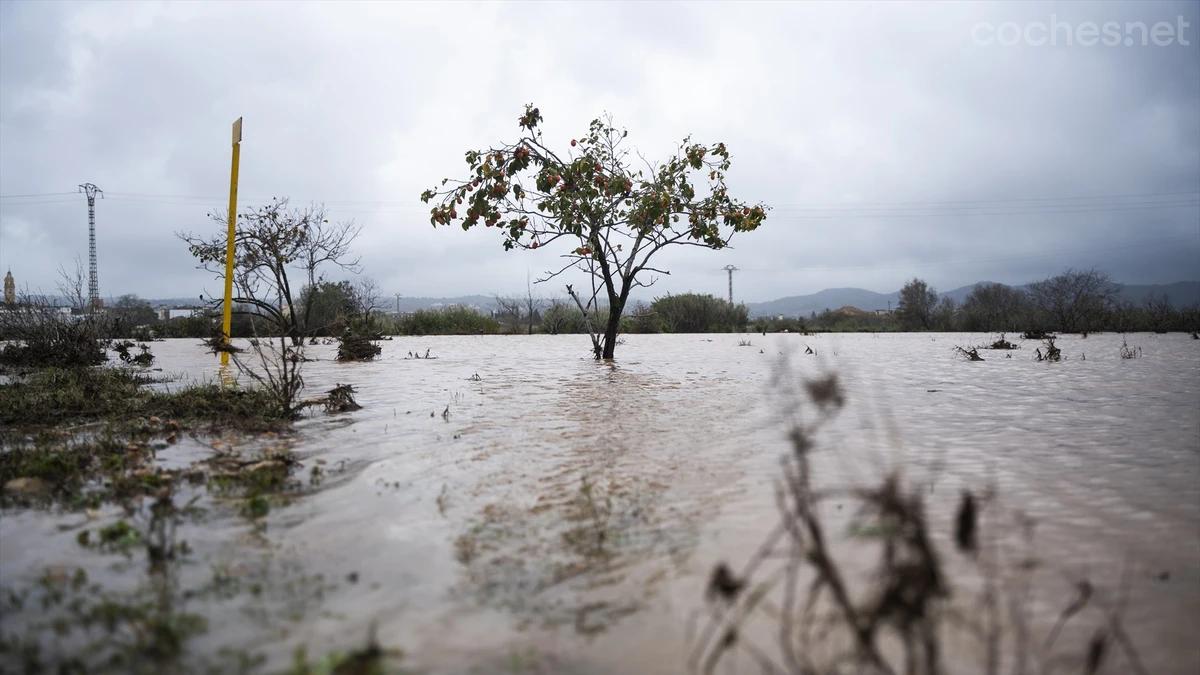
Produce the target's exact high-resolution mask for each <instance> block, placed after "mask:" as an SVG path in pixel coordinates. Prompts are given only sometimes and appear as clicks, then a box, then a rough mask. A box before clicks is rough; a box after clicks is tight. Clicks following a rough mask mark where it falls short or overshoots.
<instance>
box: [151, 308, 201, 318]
mask: <svg viewBox="0 0 1200 675" xmlns="http://www.w3.org/2000/svg"><path fill="white" fill-rule="evenodd" d="M203 313H204V308H203V307H162V308H160V309H159V310H158V318H159V319H161V320H162V321H170V320H171V319H186V318H188V317H192V316H196V315H197V314H203Z"/></svg>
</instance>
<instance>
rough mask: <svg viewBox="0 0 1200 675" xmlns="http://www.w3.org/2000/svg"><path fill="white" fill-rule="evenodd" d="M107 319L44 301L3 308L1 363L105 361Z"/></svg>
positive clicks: (90, 363)
mask: <svg viewBox="0 0 1200 675" xmlns="http://www.w3.org/2000/svg"><path fill="white" fill-rule="evenodd" d="M106 328H107V327H106V323H105V321H104V320H103V319H102V318H101V317H99V316H93V315H87V316H74V315H71V314H64V313H61V312H59V311H58V308H56V307H51V306H50V305H48V304H46V303H44V302H38V301H29V302H25V303H22V304H19V305H16V306H13V307H7V308H5V311H3V312H0V340H8V341H10V342H9V344H7V345H5V346H4V348H3V349H0V365H6V366H18V367H33V368H37V367H44V366H63V367H69V366H94V365H97V364H100V363H103V362H104V361H105V359H106V358H107V357H106V356H105V354H104V345H103V340H104V338H105V337H107V335H106V333H107V330H106Z"/></svg>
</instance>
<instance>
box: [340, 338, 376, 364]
mask: <svg viewBox="0 0 1200 675" xmlns="http://www.w3.org/2000/svg"><path fill="white" fill-rule="evenodd" d="M377 339H379V338H378V337H376V336H371V335H354V334H351V333H349V332H347V333H346V334H344V335H342V337H340V338H338V351H337V360H338V361H370V360H371V359H373V358H375V357H376V356H379V354H380V353H381V352H382V351H383V349H382V348H380V346H379V345H377V344H375V343H374V342H372V340H377Z"/></svg>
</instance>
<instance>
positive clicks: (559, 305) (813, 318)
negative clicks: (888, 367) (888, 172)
mask: <svg viewBox="0 0 1200 675" xmlns="http://www.w3.org/2000/svg"><path fill="white" fill-rule="evenodd" d="M1117 291H1118V286H1117V285H1116V284H1115V283H1113V282H1112V281H1111V279H1110V278H1109V277H1108V275H1107V274H1104V273H1103V272H1099V271H1096V270H1067V271H1065V272H1063V273H1061V274H1058V275H1055V276H1052V277H1049V278H1047V279H1044V280H1041V281H1038V282H1035V283H1033V284H1030V285H1029V286H1028V287H1027V289H1021V288H1015V287H1012V286H1007V285H1004V284H999V283H984V284H979V285H977V286H976V287H975V288H974V289H973V290H972V291H971V293H970V294H969V295H968V296H967V297H966V299H965V300H964V301H963V302H962V303H956V302H955V301H954V300H953V299H952V298H949V297H945V296H941V295H939V294H938V292H937V291H936V290H935V289H934V288H932V287H931V286H929V285H928V284H927V283H926V282H925V281H923V280H921V279H918V278H914V279H912V280H910V281H909V282H907V283H906V284H905V285H904V287H903V289H902V290H901V292H900V303H899V306H898V307H897V309H896V310H895V311H893V312H891V313H876V312H866V311H858V310H856V309H855V308H838V309H826V310H824V311H822V312H819V313H818V312H812V313H810V314H809V315H808V316H790V317H789V316H784V317H779V316H775V317H757V318H753V319H752V318H750V316H749V311H748V309H747V307H746V306H745V305H744V304H730V303H729V302H728V301H727V300H725V299H723V298H717V297H714V296H712V295H709V294H700V293H681V294H666V295H663V296H659V297H656V298H654V299H653V300H652V301H650V302H648V303H645V302H638V303H636V304H634V305H633V306H632V307H631V308H630V309H629V311H628V312H626V313H625V314H624V315H623V316H622V317H621V320H620V324H619V326H620V328H619V333H624V334H635V333H643V334H644V333H737V332H783V331H787V332H898V331H943V332H955V331H965V332H995V333H1020V332H1024V331H1035V332H1059V333H1080V332H1094V331H1115V332H1166V331H1185V332H1194V331H1196V330H1198V329H1200V308H1197V307H1186V308H1178V307H1175V306H1173V305H1172V304H1171V302H1170V299H1169V298H1168V297H1166V296H1164V295H1156V296H1151V297H1149V298H1147V299H1146V300H1145V302H1143V303H1140V304H1137V303H1133V302H1131V301H1128V300H1121V299H1119V298H1118V294H1117ZM300 298H301V299H300V300H299V302H298V303H297V304H298V305H301V306H304V307H308V308H309V309H308V312H307V314H306V315H305V316H304V317H303V318H302V319H301V320H299V322H298V323H297V326H296V330H298V331H299V334H300V335H301V336H302V337H303V338H316V337H338V336H340V335H342V334H343V333H344V332H345V331H346V330H356V331H358V330H362V329H366V330H368V331H369V332H371V333H374V334H379V335H455V334H458V335H479V334H487V335H498V334H549V335H559V334H585V333H587V332H588V328H587V324H588V323H589V322H591V323H592V324H593V325H604V324H605V323H606V322H607V321H608V315H607V307H606V306H604V305H599V306H598V307H595V308H593V309H591V310H590V311H589V314H590V315H589V316H586V317H585V315H584V313H583V312H582V311H581V310H580V309H579V308H578V307H576V306H574V305H573V304H572V303H571V302H570V301H569V299H566V298H557V299H550V300H546V299H543V298H538V297H535V296H533V295H532V293H530V294H528V295H527V296H525V297H515V296H495V298H494V303H495V306H496V308H495V309H494V310H491V311H481V310H479V309H476V308H474V307H467V306H462V305H450V306H446V307H440V308H431V309H421V310H416V311H414V312H408V313H404V314H396V313H390V312H384V311H381V308H380V304H381V303H380V299H379V296H378V295H377V293H376V292H375V284H374V283H373V282H372V281H371V280H369V279H364V280H362V281H360V282H359V283H357V284H355V283H351V282H349V281H338V282H332V281H318V282H317V283H316V284H315V285H313V286H304V287H303V289H302V290H301V293H300ZM245 309H250V308H245ZM109 312H110V313H112V314H113V316H114V317H116V318H117V319H118V322H119V325H124V326H126V327H128V328H131V329H133V328H135V327H136V328H137V329H138V330H147V329H148V330H150V331H152V332H153V335H154V336H155V337H208V336H210V335H211V334H212V331H213V325H214V322H215V320H216V319H217V318H218V314H217V313H216V312H215V311H212V312H210V313H207V314H203V315H199V316H194V317H181V318H175V319H171V320H167V321H161V320H159V319H158V317H157V316H156V315H155V313H154V311H153V309H152V308H151V307H150V305H149V303H147V302H146V301H144V300H141V299H139V298H138V297H137V296H122V297H121V298H119V299H118V300H117V301H116V302H115V303H113V305H112V306H111V307H110V308H109ZM233 334H234V337H252V336H255V335H262V334H264V333H263V330H262V327H261V326H260V327H257V328H255V327H253V326H251V324H250V319H249V318H248V317H247V316H245V315H242V314H239V315H236V319H235V322H234V328H233Z"/></svg>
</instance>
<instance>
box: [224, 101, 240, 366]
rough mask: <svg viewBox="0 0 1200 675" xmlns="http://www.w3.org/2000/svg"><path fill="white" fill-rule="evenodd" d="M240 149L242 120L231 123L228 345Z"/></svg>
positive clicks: (226, 362)
mask: <svg viewBox="0 0 1200 675" xmlns="http://www.w3.org/2000/svg"><path fill="white" fill-rule="evenodd" d="M241 149H242V118H240V117H239V118H237V121H236V122H234V123H233V168H232V169H230V171H229V241H227V242H226V243H225V310H224V312H223V315H222V317H221V334H222V335H224V336H225V344H226V345H228V344H229V333H230V330H231V329H232V327H233V254H234V239H233V238H234V237H235V236H237V188H238V159H239V158H240V157H241ZM221 365H222V366H228V365H229V352H221Z"/></svg>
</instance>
